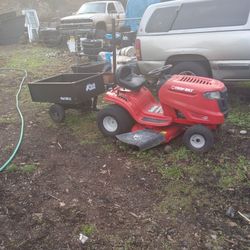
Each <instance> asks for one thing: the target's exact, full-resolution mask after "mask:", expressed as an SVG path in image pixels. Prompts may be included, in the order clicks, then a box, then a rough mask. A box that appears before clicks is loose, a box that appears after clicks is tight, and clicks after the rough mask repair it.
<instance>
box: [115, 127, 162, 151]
mask: <svg viewBox="0 0 250 250" xmlns="http://www.w3.org/2000/svg"><path fill="white" fill-rule="evenodd" d="M116 138H117V139H118V140H119V141H121V142H123V143H126V144H128V145H132V146H135V147H137V148H138V149H139V150H141V151H144V150H147V149H150V148H153V147H156V146H159V145H160V144H162V143H164V142H166V139H165V136H164V135H163V134H161V133H159V132H156V131H153V130H149V129H146V130H139V131H135V132H130V133H126V134H121V135H117V136H116Z"/></svg>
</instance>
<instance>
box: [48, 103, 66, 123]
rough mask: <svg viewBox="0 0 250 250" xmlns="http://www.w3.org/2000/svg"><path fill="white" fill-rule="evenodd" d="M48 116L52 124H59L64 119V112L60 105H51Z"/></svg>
mask: <svg viewBox="0 0 250 250" xmlns="http://www.w3.org/2000/svg"><path fill="white" fill-rule="evenodd" d="M49 115H50V117H51V119H52V120H53V121H54V122H56V123H60V122H63V120H64V118H65V110H64V108H63V106H62V105H60V104H53V105H52V106H51V107H50V109H49Z"/></svg>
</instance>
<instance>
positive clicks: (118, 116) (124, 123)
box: [97, 104, 134, 137]
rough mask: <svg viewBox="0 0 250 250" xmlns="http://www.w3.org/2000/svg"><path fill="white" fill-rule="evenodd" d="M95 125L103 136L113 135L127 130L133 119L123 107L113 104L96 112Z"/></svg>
mask: <svg viewBox="0 0 250 250" xmlns="http://www.w3.org/2000/svg"><path fill="white" fill-rule="evenodd" d="M97 125H98V128H99V129H100V131H101V132H102V134H103V135H104V136H109V137H114V136H116V135H120V134H123V133H127V132H129V131H130V130H131V128H132V127H133V125H134V120H133V119H132V117H131V116H130V114H129V113H128V112H127V111H126V110H125V109H124V108H122V107H120V106H118V105H115V104H113V105H109V106H108V107H106V108H104V109H103V110H101V111H100V112H99V113H98V115H97Z"/></svg>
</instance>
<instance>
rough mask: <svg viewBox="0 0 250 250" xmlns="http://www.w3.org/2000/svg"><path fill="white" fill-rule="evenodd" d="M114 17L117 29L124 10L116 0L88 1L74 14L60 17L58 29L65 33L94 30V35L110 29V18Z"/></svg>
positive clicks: (121, 24)
mask: <svg viewBox="0 0 250 250" xmlns="http://www.w3.org/2000/svg"><path fill="white" fill-rule="evenodd" d="M113 18H114V19H116V20H117V21H116V25H117V27H116V29H117V30H119V29H120V28H121V27H122V26H123V25H124V22H123V21H119V20H118V19H124V18H125V11H124V8H123V6H122V4H121V3H120V2H118V1H96V2H88V3H85V4H83V5H82V6H81V8H80V9H79V10H78V11H77V13H76V14H74V15H72V16H67V17H64V18H62V19H61V24H60V27H59V29H60V31H61V32H62V33H66V34H75V33H84V32H87V31H89V30H95V33H96V35H98V34H99V35H102V34H105V33H107V32H111V31H112V19H113Z"/></svg>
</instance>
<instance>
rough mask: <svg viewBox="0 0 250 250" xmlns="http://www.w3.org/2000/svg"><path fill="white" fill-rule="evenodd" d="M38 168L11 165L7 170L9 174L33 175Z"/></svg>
mask: <svg viewBox="0 0 250 250" xmlns="http://www.w3.org/2000/svg"><path fill="white" fill-rule="evenodd" d="M37 168H38V166H37V165H35V164H27V165H24V166H17V165H16V164H11V165H10V166H9V167H7V168H6V171H7V172H8V173H14V172H22V173H26V174H32V173H34V172H35V171H36V170H37Z"/></svg>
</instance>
